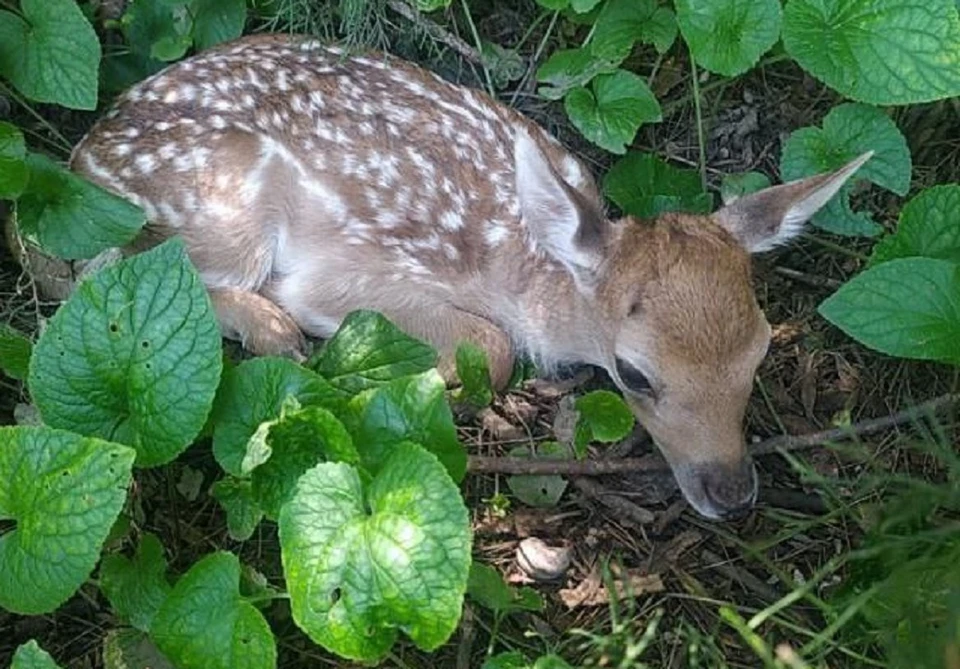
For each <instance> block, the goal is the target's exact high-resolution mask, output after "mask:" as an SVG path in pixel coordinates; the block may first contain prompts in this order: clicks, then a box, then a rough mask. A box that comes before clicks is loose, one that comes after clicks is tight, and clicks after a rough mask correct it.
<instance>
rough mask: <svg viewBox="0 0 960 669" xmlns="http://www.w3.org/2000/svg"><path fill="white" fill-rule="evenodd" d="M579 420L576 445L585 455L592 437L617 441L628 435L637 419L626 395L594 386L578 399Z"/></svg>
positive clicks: (608, 441)
mask: <svg viewBox="0 0 960 669" xmlns="http://www.w3.org/2000/svg"><path fill="white" fill-rule="evenodd" d="M576 407H577V411H578V412H579V414H580V418H579V419H578V420H577V429H576V436H575V438H574V446H575V447H576V450H577V455H578V456H581V457H582V456H583V454H584V453H585V450H586V447H587V444H589V443H590V442H591V441H602V442H607V443H610V442H614V441H620V440H621V439H623V438H625V437H626V436H627V435H628V434H630V431H631V430H633V425H634V423H635V422H636V419H635V418H634V416H633V412H632V411H630V407H628V406H627V404H626V402H624V401H623V398H622V397H620V396H619V395H617V394H616V393H612V392H610V391H609V390H594V391H593V392H591V393H587V394H586V395H583V396H582V397H578V398H577V401H576Z"/></svg>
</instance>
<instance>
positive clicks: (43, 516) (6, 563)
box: [0, 427, 134, 615]
mask: <svg viewBox="0 0 960 669" xmlns="http://www.w3.org/2000/svg"><path fill="white" fill-rule="evenodd" d="M133 458H134V452H133V450H132V449H130V448H127V447H126V446H121V445H120V444H114V443H110V442H106V441H101V440H100V439H91V438H87V437H81V436H80V435H78V434H73V433H72V432H64V431H61V430H54V429H51V428H48V427H0V520H13V521H14V522H15V523H16V527H15V528H14V529H13V530H10V531H9V532H6V533H5V534H3V535H0V606H2V607H3V608H5V609H8V610H10V611H14V612H16V613H21V614H25V615H29V614H38V613H47V612H50V611H53V610H54V609H56V608H57V607H58V606H60V605H61V604H62V603H63V602H65V601H66V600H67V598H68V597H70V596H71V595H73V593H74V592H76V591H77V589H78V588H79V587H80V586H81V585H83V582H84V581H85V580H86V579H87V577H88V576H89V575H90V572H92V571H93V568H94V566H95V565H96V564H97V559H98V558H99V557H100V548H101V546H102V545H103V542H104V540H105V539H106V538H107V534H108V533H109V532H110V527H111V526H112V525H113V523H114V521H115V520H116V519H117V516H118V515H120V509H121V508H123V503H124V500H125V499H126V495H127V486H129V485H130V479H131V477H130V469H131V466H132V465H133Z"/></svg>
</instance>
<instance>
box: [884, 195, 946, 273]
mask: <svg viewBox="0 0 960 669" xmlns="http://www.w3.org/2000/svg"><path fill="white" fill-rule="evenodd" d="M912 256H923V257H926V258H941V259H943V260H949V261H950V262H953V263H957V264H960V185H957V184H943V185H940V186H934V187H933V188H928V189H927V190H925V191H923V192H922V193H920V194H919V195H917V196H916V197H915V198H913V199H912V200H910V201H909V202H907V204H905V205H904V206H903V209H902V210H901V211H900V222H899V224H898V225H897V231H896V233H895V234H892V235H890V236H888V237H885V238H884V239H882V240H880V242H879V243H878V244H877V245H876V246H875V247H874V248H873V254H872V256H871V258H870V260H871V262H873V263H879V262H884V261H887V260H893V259H894V258H909V257H912Z"/></svg>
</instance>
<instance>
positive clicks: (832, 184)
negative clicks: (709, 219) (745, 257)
mask: <svg viewBox="0 0 960 669" xmlns="http://www.w3.org/2000/svg"><path fill="white" fill-rule="evenodd" d="M872 156H873V151H868V152H867V153H864V154H863V155H861V156H859V157H858V158H856V159H855V160H852V161H850V162H849V163H847V164H846V165H844V166H843V167H841V168H840V169H838V170H837V171H835V172H828V173H825V174H818V175H816V176H812V177H808V178H806V179H799V180H797V181H791V182H790V183H785V184H782V185H780V186H772V187H770V188H765V189H764V190H761V191H757V192H756V193H751V194H750V195H745V196H743V197H741V198H739V199H738V200H735V201H734V202H732V203H730V204H729V205H727V206H725V207H724V208H723V209H720V210H719V211H717V212H716V213H715V214H713V220H714V221H716V222H717V223H718V224H719V225H720V226H721V227H722V228H724V229H726V230H727V231H728V232H730V233H731V234H732V235H733V236H734V237H736V238H737V240H739V242H740V243H741V244H743V246H744V248H746V249H747V251H749V252H750V253H759V252H761V251H769V250H770V249H772V248H773V247H775V246H779V245H780V244H785V243H786V242H788V241H790V240H791V239H793V238H794V237H796V236H797V235H799V234H800V232H801V231H802V230H803V224H804V223H806V222H807V221H808V220H810V218H811V217H812V216H813V215H814V214H816V213H817V211H819V210H820V208H821V207H823V205H825V204H826V203H827V202H828V201H829V200H830V198H832V197H833V196H834V195H836V194H837V191H839V190H840V188H841V187H843V184H845V183H846V182H847V180H848V179H849V178H850V177H851V176H853V174H854V172H856V171H857V170H858V169H859V168H860V167H861V166H862V165H863V164H864V163H865V162H867V161H868V160H870V158H871V157H872Z"/></svg>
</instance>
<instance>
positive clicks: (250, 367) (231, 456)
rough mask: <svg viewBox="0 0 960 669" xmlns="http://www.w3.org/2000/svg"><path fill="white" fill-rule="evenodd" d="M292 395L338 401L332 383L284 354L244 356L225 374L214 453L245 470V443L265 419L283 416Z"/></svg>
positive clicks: (228, 466)
mask: <svg viewBox="0 0 960 669" xmlns="http://www.w3.org/2000/svg"><path fill="white" fill-rule="evenodd" d="M288 398H294V399H295V400H296V401H297V402H299V404H300V405H302V406H326V407H332V406H336V405H337V404H338V400H337V396H336V391H335V390H334V389H333V388H332V387H331V386H330V384H329V383H327V382H326V381H324V380H323V379H322V378H321V377H320V376H318V375H317V374H315V373H314V372H311V371H310V370H309V369H305V368H303V367H301V366H300V365H298V364H297V363H295V362H293V361H292V360H288V359H286V358H272V357H262V358H253V359H251V360H245V361H244V362H242V363H240V364H239V365H237V367H236V368H235V369H233V370H230V371H229V372H227V373H225V374H224V375H223V383H222V384H221V387H220V390H219V392H218V393H217V401H216V405H215V407H214V416H215V419H216V422H215V424H214V428H213V455H214V457H215V458H216V459H217V462H218V463H220V466H221V467H223V469H224V470H225V471H226V472H228V473H230V474H233V475H234V476H243V475H244V472H243V468H242V464H243V459H244V456H245V455H246V454H247V443H248V442H249V441H250V438H251V437H253V436H254V434H256V432H257V429H258V428H259V427H260V425H261V424H262V423H265V422H267V421H271V420H274V419H276V418H279V417H280V410H281V408H282V407H283V405H284V402H285V401H287V400H288Z"/></svg>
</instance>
